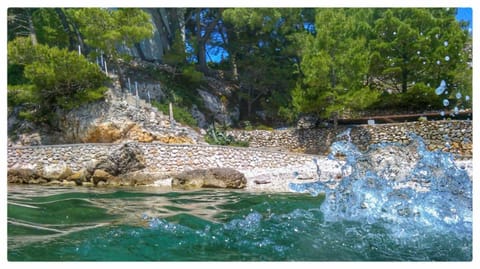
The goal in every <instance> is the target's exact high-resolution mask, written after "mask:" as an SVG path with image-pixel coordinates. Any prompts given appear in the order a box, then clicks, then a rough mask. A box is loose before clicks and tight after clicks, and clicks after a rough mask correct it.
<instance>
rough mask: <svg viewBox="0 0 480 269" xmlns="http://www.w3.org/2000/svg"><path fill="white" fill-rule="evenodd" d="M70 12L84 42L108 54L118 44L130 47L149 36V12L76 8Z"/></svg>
mask: <svg viewBox="0 0 480 269" xmlns="http://www.w3.org/2000/svg"><path fill="white" fill-rule="evenodd" d="M71 12H72V15H73V17H74V18H75V20H76V22H77V23H78V25H79V26H80V31H81V32H82V34H83V36H84V37H85V43H87V44H88V45H90V46H92V47H94V48H98V49H100V50H103V51H104V52H105V53H106V54H107V55H110V54H112V55H116V54H117V50H116V46H117V45H120V44H124V45H126V46H132V45H133V44H135V42H139V41H141V40H142V39H144V38H148V37H150V36H151V35H152V31H153V26H152V24H151V23H150V20H149V16H148V14H147V13H145V12H144V11H142V10H141V9H138V8H118V9H105V8H79V9H74V10H71Z"/></svg>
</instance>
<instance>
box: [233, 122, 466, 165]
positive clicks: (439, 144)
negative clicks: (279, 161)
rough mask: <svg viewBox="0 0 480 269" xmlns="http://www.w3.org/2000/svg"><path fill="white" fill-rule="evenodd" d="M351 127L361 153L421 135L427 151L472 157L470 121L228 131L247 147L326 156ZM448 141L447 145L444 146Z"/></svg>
mask: <svg viewBox="0 0 480 269" xmlns="http://www.w3.org/2000/svg"><path fill="white" fill-rule="evenodd" d="M347 128H351V132H350V137H351V141H352V142H353V143H354V144H355V145H357V146H358V147H359V148H360V149H361V150H365V149H366V148H367V147H368V145H371V144H375V143H379V142H400V143H408V142H409V141H410V138H409V135H408V134H409V133H411V132H413V133H416V134H417V135H419V136H421V137H422V138H423V139H424V141H425V143H426V144H427V146H428V148H429V149H430V150H437V149H441V150H444V151H449V152H451V153H454V154H460V155H463V156H471V155H472V121H451V120H449V121H423V122H420V121H419V122H407V123H396V124H376V125H356V126H350V127H339V128H338V129H337V130H334V129H330V128H317V129H286V130H275V131H262V130H254V131H241V130H234V131H229V132H228V134H229V135H232V136H233V137H234V138H235V139H236V140H242V141H249V142H250V147H258V148H276V149H278V150H286V151H294V152H302V153H311V154H326V153H328V151H329V148H330V145H331V144H332V143H333V142H335V141H336V140H337V139H338V138H337V136H338V135H339V134H341V133H343V132H345V130H346V129H347ZM447 142H448V145H447Z"/></svg>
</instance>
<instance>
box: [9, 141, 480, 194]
mask: <svg viewBox="0 0 480 269" xmlns="http://www.w3.org/2000/svg"><path fill="white" fill-rule="evenodd" d="M416 147H417V146H416V145H415V144H414V143H411V144H410V145H408V146H399V145H396V146H394V145H392V146H389V147H384V148H377V149H374V150H371V151H369V152H368V153H365V155H363V156H362V158H361V159H362V160H361V162H359V163H358V165H359V168H362V169H364V170H365V171H367V170H368V171H375V173H377V174H378V175H379V176H382V177H384V178H388V179H391V180H401V179H403V178H405V177H408V175H409V174H411V173H412V171H413V169H414V166H415V164H416V163H417V161H418V158H419V156H418V152H417V148H416ZM243 150H247V151H248V149H243ZM256 152H258V150H253V149H252V150H250V154H255V153H256ZM306 156H307V157H308V156H310V160H309V161H306V162H303V163H302V162H299V163H297V164H287V163H285V164H284V165H283V166H277V167H257V168H253V169H252V168H237V169H234V168H229V167H217V168H208V167H205V168H203V169H198V168H197V169H184V170H183V171H177V172H166V171H158V170H156V169H152V167H148V166H146V165H145V163H146V161H145V156H144V154H143V152H142V150H141V149H140V147H139V146H138V145H136V144H128V143H126V144H123V145H121V146H119V147H118V148H116V149H115V150H113V151H112V152H110V153H109V154H108V155H103V156H101V157H100V158H99V159H96V160H91V161H90V162H88V163H87V164H86V165H85V166H84V167H82V168H81V169H80V170H73V169H72V168H71V167H69V166H68V165H67V164H65V163H56V164H53V163H45V164H28V165H17V166H15V165H14V166H12V167H10V168H9V169H8V173H7V178H8V182H9V183H12V184H15V183H17V184H45V185H62V186H86V187H94V186H96V187H121V186H144V187H152V188H157V187H158V188H161V189H167V190H191V189H200V188H224V189H225V188H229V189H244V190H246V191H252V192H289V191H290V188H289V184H290V183H309V182H315V181H330V182H331V180H332V179H334V181H337V182H338V181H340V180H341V179H342V177H344V176H346V175H347V174H345V171H342V166H343V164H344V163H345V161H342V158H339V159H331V158H327V156H315V155H301V154H298V157H299V158H300V157H302V158H305V157H306ZM313 159H315V160H316V161H315V162H314V161H313ZM233 162H234V161H233ZM455 165H456V166H457V167H458V168H460V169H463V170H465V171H466V172H467V173H468V175H469V177H470V179H471V178H472V171H473V162H472V159H462V160H455ZM350 172H351V171H350ZM419 187H421V186H419Z"/></svg>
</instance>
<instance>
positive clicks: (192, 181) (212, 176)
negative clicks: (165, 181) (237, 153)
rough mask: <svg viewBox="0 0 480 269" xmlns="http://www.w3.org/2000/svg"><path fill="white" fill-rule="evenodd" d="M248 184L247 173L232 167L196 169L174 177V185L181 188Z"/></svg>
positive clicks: (241, 185)
mask: <svg viewBox="0 0 480 269" xmlns="http://www.w3.org/2000/svg"><path fill="white" fill-rule="evenodd" d="M246 185H247V179H246V178H245V175H244V174H242V173H240V172H238V171H237V170H235V169H231V168H210V169H195V170H190V171H185V172H182V173H180V174H178V175H175V176H173V179H172V187H173V188H179V189H198V188H227V189H242V188H245V187H246Z"/></svg>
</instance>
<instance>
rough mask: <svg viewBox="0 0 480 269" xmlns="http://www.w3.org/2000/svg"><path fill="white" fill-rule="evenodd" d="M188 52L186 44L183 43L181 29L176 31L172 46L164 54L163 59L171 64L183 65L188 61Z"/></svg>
mask: <svg viewBox="0 0 480 269" xmlns="http://www.w3.org/2000/svg"><path fill="white" fill-rule="evenodd" d="M186 59H187V53H186V52H185V44H183V40H182V36H181V34H180V31H179V30H177V31H176V32H175V38H174V39H173V43H172V47H171V48H170V50H169V51H168V52H167V53H166V54H165V55H164V56H163V61H164V62H165V63H166V64H168V65H171V66H174V67H177V66H183V65H184V64H185V63H186Z"/></svg>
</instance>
